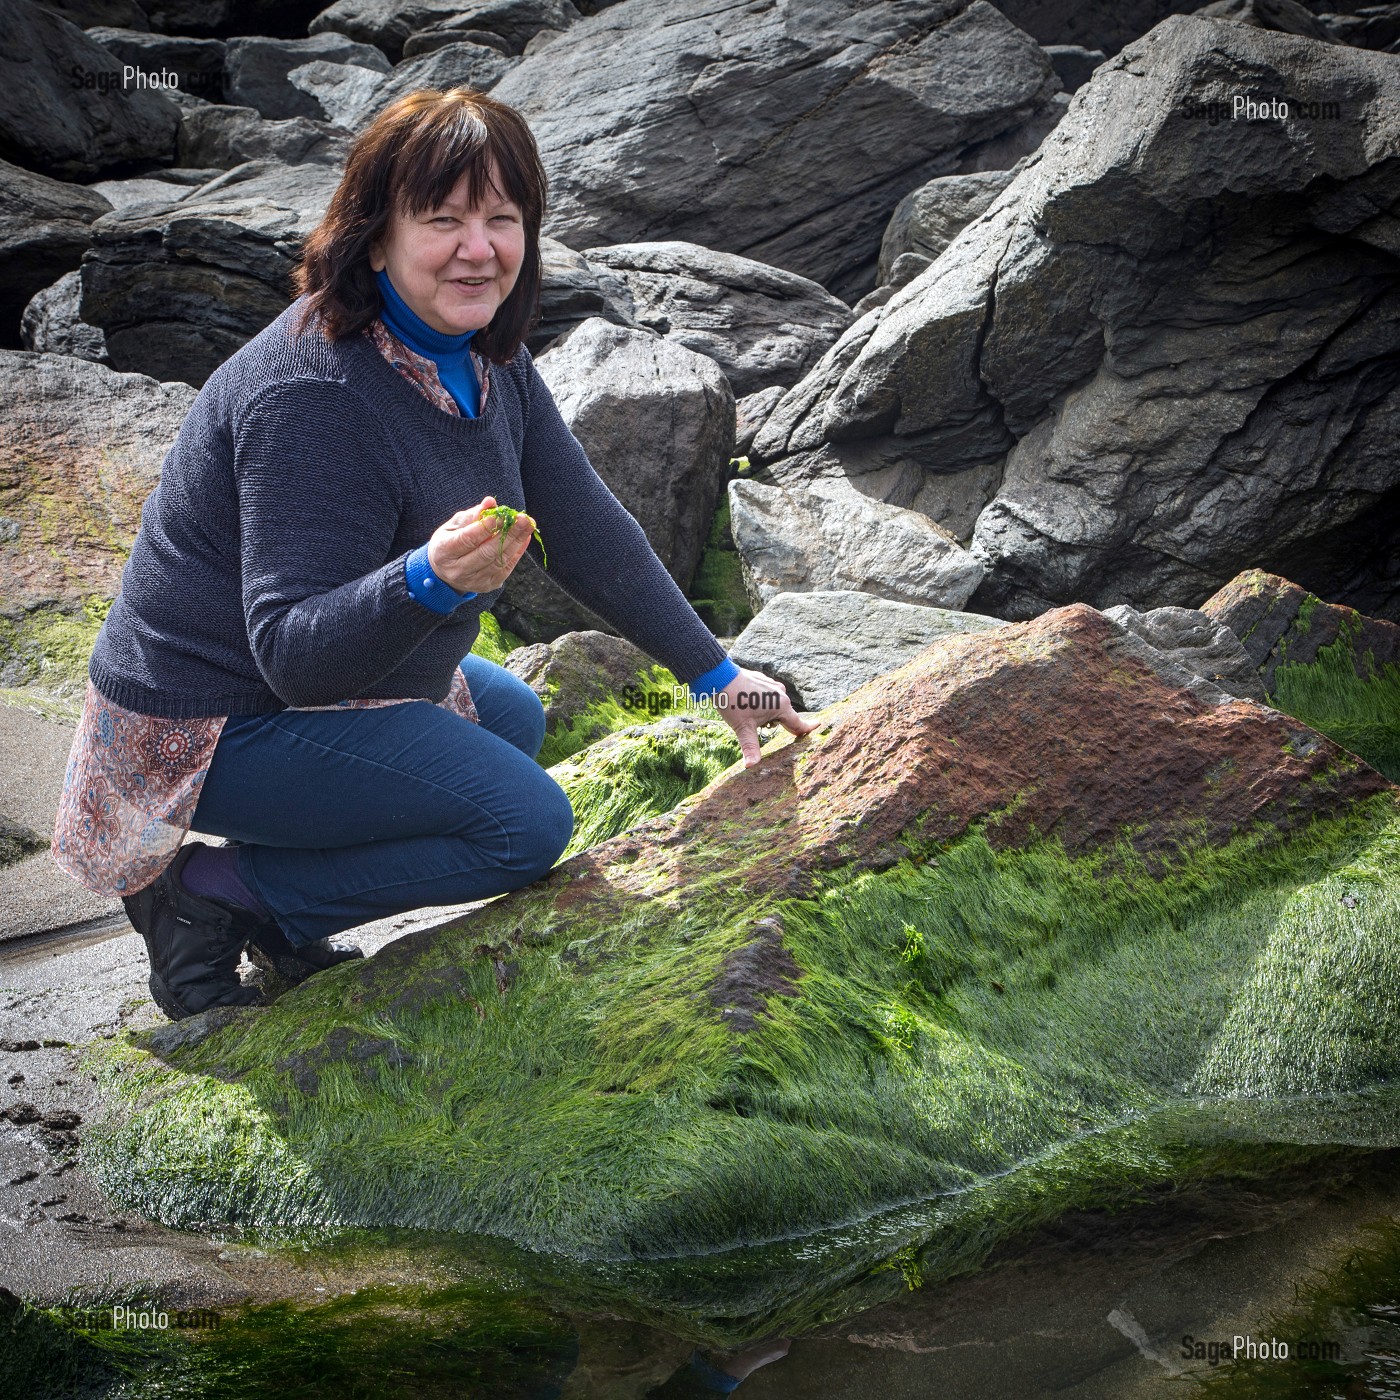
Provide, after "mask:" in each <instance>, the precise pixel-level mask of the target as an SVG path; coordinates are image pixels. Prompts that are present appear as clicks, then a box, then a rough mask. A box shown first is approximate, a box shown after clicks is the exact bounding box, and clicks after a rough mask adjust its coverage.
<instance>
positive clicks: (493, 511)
mask: <svg viewBox="0 0 1400 1400" xmlns="http://www.w3.org/2000/svg"><path fill="white" fill-rule="evenodd" d="M519 514H520V512H519V511H518V510H516V509H515V507H514V506H491V507H490V508H489V509H487V510H484V511H482V512H481V515H480V516H479V517H478V519H481V520H493V521H495V523H496V539H497V541H498V542H499V543H498V548H497V552H496V562H497V563H498V564H502V563H504V562H505V557H506V536H507V535H508V534H510V527H511V526H512V525H514V524H515V518H516V516H518V515H519ZM535 542H536V544H538V545H539V547H540V558H541V559H543V560H544V566H545V568H546V569H547V568H549V556H548V555H547V554H546V553H545V552H544V541H543V540H542V539H541V538H540V532H539V531H538V530H536V531H535Z"/></svg>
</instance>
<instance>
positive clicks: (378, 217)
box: [54, 88, 812, 1019]
mask: <svg viewBox="0 0 1400 1400" xmlns="http://www.w3.org/2000/svg"><path fill="white" fill-rule="evenodd" d="M544 201H545V176H544V171H543V168H542V166H541V164H540V160H539V153H538V151H537V149H536V147H535V142H534V138H533V137H532V136H531V134H530V131H529V128H528V127H527V126H526V124H525V122H524V120H523V118H521V117H520V115H519V114H518V113H517V112H515V111H514V110H513V109H512V108H510V107H507V106H506V105H505V104H503V103H500V102H497V101H496V100H494V99H492V98H490V97H487V96H484V95H483V94H480V93H476V92H472V91H470V90H468V89H461V88H459V89H455V90H453V91H451V92H445V93H440V92H427V91H425V92H417V93H413V94H411V95H410V96H408V97H406V98H403V99H401V100H400V101H399V102H397V103H395V104H394V105H392V106H391V107H389V108H387V109H386V110H385V111H384V112H383V113H381V114H380V116H379V117H378V118H377V119H376V121H375V122H374V123H373V125H372V126H371V127H370V128H369V129H368V130H367V131H365V132H364V133H363V135H362V136H361V137H360V138H359V140H358V141H357V142H356V144H355V147H354V150H353V151H352V153H351V155H350V158H349V161H348V162H347V165H346V170H345V175H344V178H343V179H342V181H341V183H340V186H339V187H338V189H337V190H336V193H335V195H334V197H333V198H332V200H331V203H330V205H329V207H328V209H327V212H326V216H325V218H324V219H323V221H322V222H321V224H320V226H319V227H318V228H317V230H316V231H315V232H314V233H313V234H312V236H311V238H310V239H309V241H308V243H307V246H306V250H305V255H304V259H303V263H302V266H301V267H300V269H299V270H298V287H297V290H298V291H299V292H300V293H301V295H300V296H299V297H298V299H297V301H296V302H294V303H293V305H292V306H291V307H289V308H288V309H287V311H286V312H284V313H283V314H282V315H281V316H279V317H278V318H277V320H276V321H274V322H273V323H272V324H271V325H270V326H268V327H267V328H266V329H265V330H264V331H262V332H261V333H260V334H259V335H258V336H256V337H255V338H254V339H253V340H252V341H250V342H249V343H248V344H247V345H245V346H244V347H243V348H242V349H241V350H239V351H238V352H237V354H235V355H234V356H232V358H230V359H229V360H228V361H227V362H226V363H224V364H223V365H221V366H220V367H219V369H218V370H217V371H215V373H214V374H213V375H211V376H210V378H209V381H208V382H207V383H206V384H205V386H204V388H203V389H202V390H201V391H200V393H199V396H198V397H197V398H196V400H195V402H194V405H193V406H192V408H191V410H190V413H189V416H188V417H187V418H186V419H185V422H184V423H183V425H182V426H181V429H180V433H179V435H178V437H177V438H176V441H175V445H174V446H173V447H172V448H171V450H170V453H169V454H168V456H167V457H166V459H165V463H164V466H163V468H162V473H161V480H160V484H159V486H158V487H157V488H156V490H155V491H154V492H153V493H152V495H151V496H150V498H149V499H148V500H147V502H146V504H145V506H144V508H143V510H142V517H141V530H140V533H139V535H138V536H137V540H136V543H135V546H134V547H133V549H132V553H131V558H130V560H129V561H128V563H127V566H126V569H125V571H124V573H123V576H122V591H121V595H120V596H119V597H118V599H117V601H116V602H115V603H114V604H113V606H112V610H111V613H110V614H109V615H108V618H107V620H106V622H105V623H104V625H103V627H102V631H101V632H100V634H99V635H98V638H97V642H96V645H95V646H94V649H93V654H92V659H91V662H90V665H89V684H88V692H87V700H86V704H85V707H84V713H83V719H82V722H81V724H80V726H79V732H78V735H77V737H76V739H75V741H74V745H73V753H72V755H71V757H70V759H69V768H68V774H67V778H66V780H65V788H64V796H63V800H62V804H61V806H60V809H59V814H58V821H57V824H56V828H55V834H54V855H55V858H56V859H57V860H58V862H59V864H60V865H61V866H62V867H63V868H64V869H65V870H67V871H68V872H69V873H70V874H71V875H73V877H74V878H76V879H78V880H80V881H81V882H82V883H83V884H85V885H86V886H87V887H88V888H90V889H93V890H95V891H97V892H99V893H110V894H119V895H121V897H122V900H123V903H124V905H125V907H126V909H127V913H128V915H129V917H130V919H131V921H132V923H133V925H134V926H135V927H136V928H137V930H138V931H139V932H140V933H141V934H142V935H143V937H144V938H145V940H146V948H147V953H148V955H149V958H150V963H151V978H150V985H151V993H152V996H153V997H154V998H155V1001H156V1003H157V1005H159V1006H160V1007H161V1009H162V1010H163V1011H164V1012H165V1013H166V1014H167V1015H168V1016H170V1017H171V1018H172V1019H179V1018H181V1017H184V1016H189V1015H193V1014H194V1013H196V1012H198V1011H202V1010H206V1009H207V1008H209V1007H213V1006H233V1005H246V1004H248V1003H250V1002H252V1001H254V1000H256V999H257V994H256V993H255V992H254V991H253V990H252V989H250V988H245V987H243V986H242V984H241V983H240V982H239V979H238V975H237V966H238V961H239V958H240V955H241V953H242V950H243V948H244V946H245V945H247V946H248V947H249V949H250V955H251V956H252V957H253V958H254V960H255V961H257V962H260V963H261V964H263V965H264V966H269V965H270V966H274V967H276V968H277V969H278V970H279V971H280V972H282V973H283V974H284V975H286V976H288V977H290V978H291V979H293V980H300V979H301V978H304V977H306V976H309V975H311V974H312V973H313V972H315V971H317V970H319V969H320V968H323V967H327V966H330V965H332V964H334V963H336V962H339V961H343V960H344V959H346V958H349V957H355V956H359V952H358V950H356V949H353V948H346V947H341V946H339V945H336V944H333V943H331V942H330V941H329V940H330V937H331V935H333V934H335V933H338V932H340V931H341V930H343V929H346V928H350V927H353V926H354V925H356V924H361V923H364V922H367V921H368V920H371V919H375V918H382V917H384V916H385V915H388V914H391V913H396V912H400V911H402V910H405V909H414V908H419V907H422V906H424V905H433V904H449V903H458V902H463V901H466V900H470V899H477V898H484V897H487V896H491V895H496V894H501V893H503V892H505V891H507V890H511V889H516V888H518V887H519V886H521V885H524V884H528V883H529V882H530V881H532V880H535V879H538V878H539V877H540V876H542V875H544V874H545V873H546V872H547V871H548V870H549V869H550V868H551V867H552V866H553V865H554V863H555V861H556V860H557V859H558V857H559V855H560V853H561V852H562V851H563V849H564V847H565V846H566V845H567V843H568V840H569V837H570V834H571V832H572V827H573V813H572V811H571V810H570V807H569V803H568V799H567V797H566V796H565V795H564V793H563V790H562V789H561V788H560V787H559V785H558V784H557V783H556V782H554V780H553V779H552V778H551V777H550V776H549V774H548V773H546V772H545V771H544V770H543V769H541V768H540V767H539V766H538V764H537V763H536V762H535V761H534V758H535V755H536V754H537V753H538V751H539V748H540V745H541V743H542V741H543V736H544V713H543V709H542V707H541V705H540V702H539V700H538V699H537V698H536V697H535V695H534V694H533V692H531V691H530V689H529V687H528V686H526V685H524V684H523V683H522V682H521V681H519V680H517V679H516V678H515V677H514V676H512V675H511V674H510V673H509V672H507V671H505V670H504V669H503V668H501V667H499V666H496V665H493V664H492V663H490V662H488V661H485V660H483V659H482V658H480V657H477V656H472V655H470V654H469V653H470V650H471V646H472V643H473V642H474V641H475V639H476V636H477V633H478V630H479V622H478V619H479V616H480V614H481V613H482V612H483V611H485V610H486V609H488V608H489V607H490V606H491V605H492V604H493V603H494V602H495V601H496V599H497V597H498V596H499V593H500V589H501V586H502V585H503V584H504V583H505V580H506V579H507V578H508V577H509V575H510V573H511V571H512V570H513V569H514V568H515V566H516V564H517V563H519V561H520V559H521V557H522V555H523V554H525V553H526V552H527V551H531V550H533V551H534V553H535V557H536V559H537V560H539V561H541V562H542V561H543V557H544V556H543V555H542V554H541V552H540V549H539V546H538V545H537V544H534V543H533V542H532V535H533V533H534V532H535V531H536V530H538V531H539V533H540V535H541V537H542V539H543V540H544V542H545V548H546V549H547V550H548V567H549V574H550V577H552V578H554V579H555V580H556V581H557V582H558V583H560V584H561V585H563V586H564V587H565V588H566V589H567V590H568V591H569V593H570V594H571V595H572V596H573V597H575V598H576V599H578V601H579V602H581V603H583V604H584V605H585V606H587V607H589V608H591V609H592V610H593V611H594V612H596V613H597V614H599V616H601V617H603V618H604V619H606V620H607V621H608V622H609V623H610V624H611V625H613V626H614V627H616V628H617V630H618V631H619V632H621V633H622V634H623V635H624V636H626V637H628V638H630V639H631V640H632V641H633V642H634V643H636V645H637V646H639V647H640V648H641V649H642V650H643V651H645V652H647V653H648V654H649V655H650V656H652V657H654V658H655V659H656V660H658V661H660V662H661V663H663V664H664V665H666V666H668V667H669V668H670V669H671V670H672V671H673V672H674V673H675V674H676V675H677V676H678V677H680V678H683V679H687V680H688V682H689V684H690V687H691V690H692V692H693V693H694V694H695V695H696V696H697V697H699V696H705V695H715V696H716V697H718V698H717V704H720V705H721V706H723V708H722V709H721V713H722V714H724V716H725V718H726V719H727V720H728V721H729V722H730V723H731V725H732V726H733V727H734V729H735V730H736V732H737V733H738V735H739V738H740V742H741V745H742V747H743V751H744V759H745V762H746V764H749V765H750V766H752V765H753V764H754V763H756V762H758V742H757V736H756V729H755V724H754V719H753V716H755V715H756V714H757V713H759V712H760V710H761V709H762V704H763V701H764V699H765V697H766V698H767V699H768V700H769V701H770V702H771V700H772V696H773V694H774V692H777V693H778V694H780V695H781V700H780V701H779V702H778V703H779V708H778V709H777V710H773V709H766V710H762V712H763V713H764V714H765V716H767V717H773V716H776V718H778V719H780V720H781V721H782V722H783V723H784V724H785V725H786V726H787V727H788V728H789V729H790V730H792V731H793V732H794V733H799V734H800V733H806V732H807V731H808V730H809V729H811V728H812V725H811V724H810V723H808V722H806V721H804V720H802V719H800V718H798V716H797V715H796V714H795V713H794V712H793V710H792V708H791V706H790V704H789V702H788V700H787V696H786V692H785V691H783V689H782V687H781V686H780V685H778V683H777V682H775V681H772V680H770V679H768V678H767V677H765V676H762V675H761V674H759V673H757V672H754V671H742V670H740V668H739V667H737V666H736V665H735V664H734V662H732V661H731V660H729V658H727V657H726V656H725V655H724V652H723V650H722V649H721V648H720V646H719V644H718V643H717V642H716V641H715V639H714V638H713V636H711V635H710V633H709V631H708V630H707V629H706V628H705V626H704V625H703V623H701V621H700V620H699V618H698V617H697V616H696V614H695V612H694V610H693V609H692V608H691V607H690V605H689V604H688V603H687V602H686V601H685V599H684V597H683V596H682V594H681V592H680V590H679V589H678V588H677V587H676V585H675V583H674V582H673V581H672V579H671V578H670V576H669V575H668V574H667V573H666V571H665V569H664V568H663V567H662V565H661V563H660V561H659V560H658V559H657V558H656V556H655V554H654V553H653V552H652V550H651V548H650V547H649V545H648V544H647V542H646V539H645V537H644V535H643V534H642V531H641V529H640V528H639V527H638V525H637V523H636V522H635V521H634V520H633V519H632V517H631V516H630V515H629V514H628V513H627V512H626V511H625V510H624V509H623V508H622V506H621V505H620V504H619V503H618V501H617V500H616V498H615V497H614V496H613V495H612V494H611V492H609V491H608V489H607V487H606V486H605V485H604V484H603V482H602V481H601V479H600V478H599V477H598V476H597V474H596V473H595V472H594V471H593V469H592V467H591V466H590V464H589V462H588V459H587V457H586V456H585V455H584V452H583V449H582V448H581V447H580V446H579V443H578V441H577V440H576V439H575V438H574V437H573V436H572V434H571V433H570V432H569V430H568V428H567V427H566V426H565V424H564V422H563V419H562V418H561V417H560V414H559V410H558V408H557V406H556V405H555V403H554V400H553V399H552V398H551V396H550V394H549V391H548V389H547V388H546V387H545V385H544V382H543V381H542V380H541V378H540V376H539V373H538V372H537V371H536V369H535V367H534V363H533V360H532V359H531V356H530V353H529V351H528V350H527V349H526V348H525V346H524V344H523V343H522V341H523V337H524V335H525V333H526V330H527V328H528V325H529V323H530V321H531V319H532V317H533V316H534V315H535V313H536V309H537V306H538V296H539V286H540V275H541V273H540V250H539V232H540V225H541V222H542V219H543V215H544ZM527 503H528V506H529V511H530V513H529V514H524V512H525V510H526V507H527ZM497 504H500V505H505V506H510V507H512V508H513V509H515V510H517V511H520V512H522V514H521V515H520V516H519V517H518V518H517V519H516V520H515V521H514V523H513V524H512V525H511V526H510V528H509V529H508V530H505V531H502V530H501V529H500V525H499V523H498V521H497V520H496V519H495V518H492V517H487V518H485V519H483V512H484V511H487V510H490V509H491V508H492V507H494V506H496V505H497ZM191 826H193V827H194V828H195V829H197V830H199V831H201V832H206V833H209V834H211V835H217V836H223V837H226V838H229V839H230V840H231V841H232V842H233V843H234V844H232V845H229V846H221V847H210V846H206V845H205V844H203V843H202V842H192V843H186V844H182V843H183V842H184V838H185V835H186V833H187V832H188V830H189V829H190V827H191Z"/></svg>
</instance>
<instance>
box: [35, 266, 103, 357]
mask: <svg viewBox="0 0 1400 1400" xmlns="http://www.w3.org/2000/svg"><path fill="white" fill-rule="evenodd" d="M82 295H83V279H82V277H81V276H80V275H79V274H78V273H77V272H65V273H64V274H63V276H62V277H60V278H59V279H58V281H57V282H55V283H54V284H53V286H52V287H45V288H44V289H43V291H41V292H35V293H34V295H33V296H32V297H31V298H30V300H29V305H28V306H26V307H25V308H24V315H23V316H22V317H21V318H20V330H19V333H20V339H21V340H22V341H23V342H24V348H25V349H26V350H33V351H35V352H36V353H37V354H40V355H76V356H77V357H78V358H79V359H80V360H95V361H96V362H97V363H98V364H103V365H105V364H110V363H111V361H110V359H109V358H108V355H107V339H106V337H105V336H104V335H103V334H102V332H101V331H100V330H98V329H97V327H96V326H89V325H88V324H87V323H86V322H85V321H84V320H83V315H82V309H81V302H82Z"/></svg>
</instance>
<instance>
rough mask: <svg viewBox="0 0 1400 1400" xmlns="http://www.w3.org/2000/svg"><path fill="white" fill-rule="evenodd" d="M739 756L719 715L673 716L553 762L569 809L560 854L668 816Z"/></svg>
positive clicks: (616, 734) (735, 740) (736, 743)
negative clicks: (570, 828) (570, 823)
mask: <svg viewBox="0 0 1400 1400" xmlns="http://www.w3.org/2000/svg"><path fill="white" fill-rule="evenodd" d="M742 756H743V755H742V754H741V753H740V750H739V740H738V738H737V737H736V736H735V734H734V731H733V730H732V729H730V727H729V726H728V725H727V724H725V722H724V721H723V720H722V719H720V718H719V717H718V716H716V715H710V716H708V717H707V716H702V715H694V714H678V715H669V716H666V717H665V718H661V719H658V720H656V721H654V722H652V723H650V724H634V725H631V726H630V727H628V728H626V729H620V730H617V731H615V732H614V733H612V734H609V735H608V736H607V737H606V738H604V739H600V740H598V741H597V742H596V743H594V744H592V745H590V746H589V747H588V748H585V749H583V750H582V751H581V752H580V753H578V754H576V755H575V756H574V757H573V758H571V759H568V760H565V761H563V762H560V763H556V764H555V765H554V766H553V767H552V768H551V769H550V776H551V777H553V779H554V781H555V782H557V783H558V784H559V786H560V787H562V788H563V789H564V791H565V792H567V793H568V794H569V802H570V804H571V805H572V807H573V809H574V834H573V836H572V838H571V839H570V841H569V846H568V849H567V850H566V851H565V855H566V856H571V855H575V854H577V853H578V852H579V851H585V850H587V849H588V847H590V846H596V845H597V844H598V843H599V842H601V841H606V840H608V839H610V838H611V837H613V836H616V835H618V834H619V833H620V832H623V831H626V830H628V829H629V828H630V827H633V826H636V825H637V824H638V823H639V822H642V821H645V820H646V819H647V818H648V817H656V816H660V815H661V814H662V813H663V812H669V811H671V810H672V809H673V808H675V807H677V806H679V805H680V803H681V802H683V801H684V800H685V799H686V798H687V797H691V796H693V795H694V794H695V793H697V792H700V791H701V790H702V789H703V788H704V787H706V786H707V785H708V784H709V783H711V782H713V781H714V779H715V778H717V777H718V776H719V775H720V774H721V773H722V772H724V770H725V769H727V768H729V767H732V766H733V765H734V764H735V763H738V762H739V761H740V759H741V758H742Z"/></svg>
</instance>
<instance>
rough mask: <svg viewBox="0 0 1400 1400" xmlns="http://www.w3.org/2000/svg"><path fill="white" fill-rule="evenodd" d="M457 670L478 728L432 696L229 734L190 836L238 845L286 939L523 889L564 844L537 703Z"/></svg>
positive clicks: (289, 714)
mask: <svg viewBox="0 0 1400 1400" xmlns="http://www.w3.org/2000/svg"><path fill="white" fill-rule="evenodd" d="M461 665H462V672H463V674H464V675H465V676H466V678H467V684H468V685H469V686H470V687H471V692H472V700H473V702H474V703H475V705H476V709H477V713H478V714H479V715H480V717H481V723H480V724H473V723H472V722H471V721H470V720H466V719H463V718H462V717H461V716H460V715H457V714H453V713H451V712H450V711H447V710H444V709H441V708H439V707H438V706H437V705H433V704H431V703H429V702H428V701H426V700H418V701H413V702H410V703H408V704H402V705H386V706H383V707H382V708H379V709H367V710H364V709H362V710H353V709H348V710H319V711H315V712H304V711H296V710H282V711H280V712H278V713H277V714H270V715H232V716H230V717H229V719H228V721H227V722H226V723H225V725H224V729H223V732H222V733H221V734H220V736H219V742H218V746H217V747H216V748H215V750H214V757H213V760H212V761H211V763H210V765H209V773H208V776H207V777H206V778H205V780H204V788H203V791H202V793H201V795H200V799H199V806H198V807H197V808H196V809H195V814H194V821H193V826H194V829H195V830H196V831H200V832H204V833H206V834H208V835H211V836H225V837H228V838H230V839H232V840H235V841H239V842H242V843H243V844H242V845H241V846H240V847H239V850H238V869H239V874H240V875H241V876H242V878H243V881H244V883H245V884H246V885H247V886H248V888H249V889H251V890H252V891H253V892H254V893H255V894H256V895H257V896H258V898H259V899H261V900H262V902H263V903H264V904H265V905H266V906H267V908H268V910H269V911H270V912H271V913H272V914H273V915H275V916H276V918H277V922H278V923H279V924H281V926H282V928H283V930H284V931H285V932H286V934H287V937H288V939H290V941H291V942H292V943H294V944H297V945H298V946H300V945H303V944H306V943H312V942H314V941H315V940H317V939H319V938H325V937H327V936H329V935H330V934H333V933H339V932H340V931H341V930H342V929H347V928H353V927H354V926H355V925H357V924H363V923H368V922H369V921H370V920H372V919H382V918H385V917H387V916H388V915H390V914H398V913H402V912H403V911H405V910H407V909H419V908H422V907H423V906H425V905H434V904H464V903H466V902H467V901H468V900H473V899H485V898H488V897H489V896H491V895H497V894H503V893H505V892H506V891H507V890H514V889H518V888H519V887H520V886H521V885H528V884H529V883H530V882H531V881H532V880H537V879H539V878H540V877H541V876H542V875H545V874H546V873H548V871H549V870H550V869H551V868H552V867H553V865H554V863H555V862H556V861H557V860H558V859H559V856H560V855H561V853H562V852H563V850H564V847H565V846H567V845H568V843H569V837H570V836H571V835H572V834H573V826H574V814H573V809H572V808H571V807H570V806H569V799H568V797H567V796H566V795H565V793H564V790H563V788H561V787H560V786H559V784H558V783H556V782H555V781H554V779H553V778H551V777H550V776H549V774H548V773H547V772H545V770H544V769H543V768H541V767H540V766H539V765H538V764H537V763H536V762H535V755H536V754H537V753H538V752H539V751H540V745H541V744H542V743H543V742H544V727H545V721H544V707H543V706H542V705H541V704H540V701H539V698H538V697H537V696H536V695H535V693H534V691H532V690H531V689H530V687H529V686H527V685H526V684H525V682H524V681H522V680H520V679H518V678H517V677H516V676H513V675H511V673H510V672H509V671H507V670H505V669H504V668H503V667H500V666H497V665H495V664H494V663H493V662H490V661H487V660H485V659H484V658H482V657H479V656H468V657H467V658H466V659H465V660H464V661H463V662H462V663H461Z"/></svg>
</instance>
